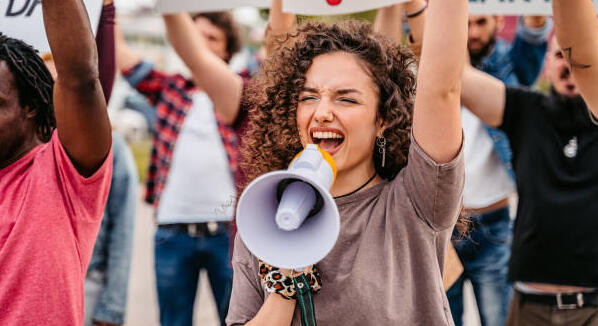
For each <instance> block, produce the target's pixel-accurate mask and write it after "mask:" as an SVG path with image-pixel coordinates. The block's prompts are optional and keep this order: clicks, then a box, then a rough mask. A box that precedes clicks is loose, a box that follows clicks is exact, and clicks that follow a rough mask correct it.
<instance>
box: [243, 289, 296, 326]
mask: <svg viewBox="0 0 598 326" xmlns="http://www.w3.org/2000/svg"><path fill="white" fill-rule="evenodd" d="M296 304H297V300H287V299H285V298H283V297H282V296H280V295H279V294H271V295H270V296H268V299H266V301H265V302H264V304H263V305H262V307H261V308H260V310H259V311H258V313H257V315H255V317H253V319H252V320H251V321H249V322H248V323H247V324H245V325H246V326H289V325H291V322H292V321H293V314H294V313H295V305H296Z"/></svg>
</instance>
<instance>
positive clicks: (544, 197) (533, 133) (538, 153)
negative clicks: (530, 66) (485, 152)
mask: <svg viewBox="0 0 598 326" xmlns="http://www.w3.org/2000/svg"><path fill="white" fill-rule="evenodd" d="M503 120H504V121H503V124H502V126H501V127H500V128H501V129H502V130H504V131H505V133H506V134H507V136H508V137H509V140H510V142H511V147H512V149H513V168H514V170H515V175H516V177H517V191H518V193H519V207H518V210H517V220H516V221H515V228H514V237H513V246H512V254H511V261H510V266H509V278H510V280H511V281H523V282H538V283H551V284H560V285H574V286H586V287H598V126H595V125H593V124H592V123H591V122H590V119H589V115H588V110H587V108H586V106H585V104H583V101H582V100H581V98H579V99H577V100H574V99H563V98H561V97H559V96H558V95H555V94H554V93H553V94H551V95H544V94H541V93H537V92H533V91H530V90H526V89H521V88H507V94H506V104H505V112H504V119H503Z"/></svg>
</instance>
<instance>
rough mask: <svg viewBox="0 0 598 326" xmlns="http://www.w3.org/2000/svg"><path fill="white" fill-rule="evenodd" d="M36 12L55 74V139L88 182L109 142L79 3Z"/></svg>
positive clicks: (68, 1) (47, 1) (64, 1)
mask: <svg viewBox="0 0 598 326" xmlns="http://www.w3.org/2000/svg"><path fill="white" fill-rule="evenodd" d="M42 8H43V16H44V24H45V27H46V34H47V36H48V41H49V43H50V48H51V49H52V56H53V57H54V63H55V66H56V72H57V76H56V83H55V84H54V112H55V115H56V125H57V130H58V136H59V137H60V141H61V143H62V145H63V146H64V148H65V149H66V151H67V153H68V154H69V156H70V158H71V160H72V161H73V163H74V165H75V167H76V168H77V170H78V171H79V173H80V174H81V175H83V176H90V175H92V174H93V173H94V172H95V171H96V170H97V169H98V168H99V167H100V165H101V164H102V163H103V162H104V159H105V158H106V156H107V155H108V153H109V151H110V146H111V144H112V138H111V127H110V121H109V120H108V113H107V111H106V101H105V100H104V94H103V92H102V87H101V85H100V80H99V73H98V53H97V48H96V44H95V40H94V37H93V34H92V32H91V27H90V24H89V18H88V16H87V12H86V10H85V7H84V5H83V2H82V1H80V0H44V1H42ZM65 22H68V23H65Z"/></svg>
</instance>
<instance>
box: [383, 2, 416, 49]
mask: <svg viewBox="0 0 598 326" xmlns="http://www.w3.org/2000/svg"><path fill="white" fill-rule="evenodd" d="M426 11H427V4H426V0H412V1H410V2H407V3H398V4H395V5H392V6H388V7H385V8H380V9H379V10H378V13H377V14H376V21H375V23H374V30H375V31H376V32H378V33H380V34H382V35H384V36H386V37H388V38H390V39H391V40H392V41H393V42H395V43H397V44H400V43H401V38H402V36H403V14H406V15H407V24H409V28H410V29H411V31H410V33H409V35H408V37H409V42H408V43H409V47H410V48H411V50H412V51H413V52H414V53H415V55H417V56H418V57H419V56H420V55H421V43H422V39H423V34H424V23H425V21H426ZM414 14H415V16H413V15H414Z"/></svg>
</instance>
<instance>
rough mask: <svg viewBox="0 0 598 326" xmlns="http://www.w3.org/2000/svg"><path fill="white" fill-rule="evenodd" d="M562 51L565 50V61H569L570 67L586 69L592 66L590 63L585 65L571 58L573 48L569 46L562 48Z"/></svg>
mask: <svg viewBox="0 0 598 326" xmlns="http://www.w3.org/2000/svg"><path fill="white" fill-rule="evenodd" d="M563 51H564V52H565V58H566V59H567V61H569V64H570V65H571V68H578V69H588V68H591V67H592V65H586V64H583V63H580V62H577V61H575V60H573V58H572V53H573V48H570V47H569V48H566V49H563Z"/></svg>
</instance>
